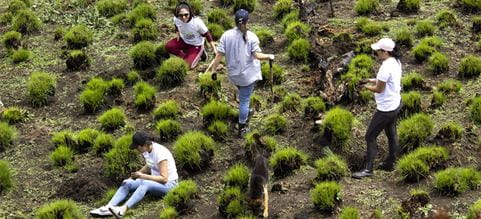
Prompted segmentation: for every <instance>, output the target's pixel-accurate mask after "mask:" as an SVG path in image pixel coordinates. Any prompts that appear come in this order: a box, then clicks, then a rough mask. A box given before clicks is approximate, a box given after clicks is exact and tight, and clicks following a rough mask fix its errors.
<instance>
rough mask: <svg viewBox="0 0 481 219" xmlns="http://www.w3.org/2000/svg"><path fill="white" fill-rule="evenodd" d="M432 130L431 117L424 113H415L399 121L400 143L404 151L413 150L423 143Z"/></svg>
mask: <svg viewBox="0 0 481 219" xmlns="http://www.w3.org/2000/svg"><path fill="white" fill-rule="evenodd" d="M432 130H433V122H432V120H431V117H429V116H428V115H426V114H424V113H417V114H414V115H412V116H411V117H409V118H407V119H404V120H402V121H401V122H399V125H398V135H399V144H400V146H401V148H402V149H403V150H404V151H411V150H413V149H415V148H416V147H418V146H419V145H420V144H421V143H423V142H424V140H425V139H426V138H427V137H428V136H429V135H431V132H432Z"/></svg>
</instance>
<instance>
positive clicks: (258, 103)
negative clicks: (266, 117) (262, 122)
mask: <svg viewBox="0 0 481 219" xmlns="http://www.w3.org/2000/svg"><path fill="white" fill-rule="evenodd" d="M263 106H264V100H263V98H262V97H261V96H259V95H257V94H252V95H251V98H250V106H249V107H250V108H253V109H255V110H256V111H259V110H260V109H261V108H262V107H263Z"/></svg>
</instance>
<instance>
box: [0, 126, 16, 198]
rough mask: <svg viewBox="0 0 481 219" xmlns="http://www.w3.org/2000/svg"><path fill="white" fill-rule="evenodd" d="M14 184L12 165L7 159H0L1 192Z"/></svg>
mask: <svg viewBox="0 0 481 219" xmlns="http://www.w3.org/2000/svg"><path fill="white" fill-rule="evenodd" d="M0 126H1V124H0ZM13 184H14V183H13V172H12V169H11V168H10V165H9V164H8V162H7V161H5V160H0V194H2V193H3V192H5V191H8V190H10V189H11V188H12V187H13Z"/></svg>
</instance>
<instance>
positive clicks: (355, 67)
mask: <svg viewBox="0 0 481 219" xmlns="http://www.w3.org/2000/svg"><path fill="white" fill-rule="evenodd" d="M373 65H374V61H373V60H372V58H371V57H370V56H368V55H366V54H359V55H357V56H356V57H354V58H353V59H352V60H351V63H349V66H348V71H347V73H346V74H344V75H342V76H341V80H343V81H346V82H347V98H348V99H349V100H351V101H355V100H357V99H356V98H357V96H358V85H359V82H360V81H361V80H362V79H363V78H368V77H370V76H371V75H372V72H373Z"/></svg>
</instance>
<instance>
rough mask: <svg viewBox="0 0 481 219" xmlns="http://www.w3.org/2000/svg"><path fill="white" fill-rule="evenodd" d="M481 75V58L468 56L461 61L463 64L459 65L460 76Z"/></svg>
mask: <svg viewBox="0 0 481 219" xmlns="http://www.w3.org/2000/svg"><path fill="white" fill-rule="evenodd" d="M480 74H481V57H479V56H474V55H468V56H466V57H464V58H463V59H461V64H460V65H459V76H460V77H467V78H471V77H477V76H479V75H480Z"/></svg>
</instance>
